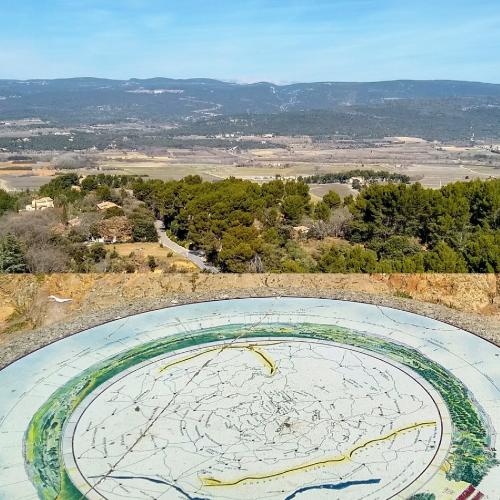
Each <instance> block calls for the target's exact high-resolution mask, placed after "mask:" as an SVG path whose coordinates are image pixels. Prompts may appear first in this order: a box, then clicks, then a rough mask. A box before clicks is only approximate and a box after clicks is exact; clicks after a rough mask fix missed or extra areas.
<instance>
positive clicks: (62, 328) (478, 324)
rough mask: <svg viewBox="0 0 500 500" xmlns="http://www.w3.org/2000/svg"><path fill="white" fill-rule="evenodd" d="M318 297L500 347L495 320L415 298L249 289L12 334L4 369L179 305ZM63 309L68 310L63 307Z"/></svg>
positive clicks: (0, 346) (5, 343)
mask: <svg viewBox="0 0 500 500" xmlns="http://www.w3.org/2000/svg"><path fill="white" fill-rule="evenodd" d="M276 296H288V297H315V298H328V299H338V300H349V301H354V302H365V303H368V304H374V305H380V306H386V307H393V308H395V309H401V310H404V311H408V312H413V313H417V314H421V315H423V316H427V317H429V318H433V319H436V320H439V321H442V322H444V323H448V324H451V325H454V326H456V327H458V328H462V329H463V330H466V331H469V332H471V333H473V334H475V335H478V336H480V337H482V338H484V339H486V340H488V341H490V342H492V343H494V344H496V345H497V346H500V324H498V321H497V320H495V319H494V318H490V317H488V316H480V315H478V314H471V313H464V312H459V311H456V310H454V309H450V308H448V307H445V306H442V305H436V304H430V303H426V302H420V301H416V300H411V299H402V298H397V297H390V296H386V295H385V296H384V295H375V294H369V293H362V292H349V291H338V290H337V291H334V290H332V291H331V292H329V293H327V292H325V291H324V290H321V291H318V292H317V293H311V292H308V293H307V294H305V293H299V291H297V289H272V290H269V289H266V290H263V289H262V288H259V289H246V290H237V291H234V290H232V291H220V292H217V293H213V292H212V293H210V292H198V293H189V294H186V293H184V294H181V295H178V296H169V297H168V298H166V299H151V298H148V299H147V300H144V301H140V300H139V301H134V302H131V303H129V304H127V305H126V306H123V305H121V306H120V307H114V308H109V309H105V310H102V311H98V312H97V313H95V314H93V315H92V316H89V315H87V316H84V317H82V318H79V319H77V320H74V321H71V322H67V323H60V324H56V325H54V326H51V327H48V328H42V329H38V330H33V331H29V332H19V333H12V334H8V335H6V336H4V338H3V339H2V342H1V343H0V369H2V368H5V367H6V366H7V365H9V364H10V363H12V362H14V361H15V360H17V359H19V358H22V357H23V356H26V355H27V354H29V353H30V352H33V351H35V350H37V349H39V348H41V347H43V346H46V345H48V344H51V343H53V342H55V341H57V340H60V339H62V338H65V337H68V336H70V335H74V334H76V333H78V332H81V331H83V330H86V329H88V328H91V327H93V326H97V325H99V324H102V323H106V322H109V321H112V320H116V319H120V318H123V317H126V316H132V315H134V314H138V313H142V312H147V311H152V310H156V309H162V308H165V307H172V306H175V305H182V304H191V303H194V302H202V301H210V300H225V299H237V298H248V297H276ZM61 307H64V305H63V304H61Z"/></svg>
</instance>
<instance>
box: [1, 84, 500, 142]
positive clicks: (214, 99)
mask: <svg viewBox="0 0 500 500" xmlns="http://www.w3.org/2000/svg"><path fill="white" fill-rule="evenodd" d="M318 115H319V116H320V117H321V120H320V122H321V129H319V130H318V127H314V126H313V127H312V126H311V125H313V123H312V122H314V121H315V119H314V117H316V116H318ZM30 118H36V119H40V120H42V121H44V122H48V123H50V124H52V125H58V126H68V127H76V126H82V125H92V124H103V123H127V122H129V123H130V122H137V121H139V122H145V123H150V124H153V125H154V124H171V125H176V126H180V127H181V128H182V130H183V131H184V132H185V133H187V132H189V129H190V128H191V127H193V126H194V130H196V131H197V132H199V133H202V132H203V130H204V128H206V130H207V131H211V133H212V132H214V131H217V132H221V131H231V132H234V131H236V132H238V131H241V132H245V131H247V132H249V131H252V130H253V129H255V130H256V131H257V130H258V131H263V132H276V133H288V132H294V133H296V132H299V131H300V130H301V129H300V126H301V122H302V123H303V124H304V127H305V128H304V129H303V130H302V133H313V134H314V135H316V134H321V133H325V134H333V133H338V134H342V133H347V134H350V135H353V134H354V135H360V136H366V135H372V136H373V135H375V136H379V135H380V134H385V133H392V132H398V130H399V131H400V133H401V135H402V134H403V132H404V133H412V132H414V135H426V134H427V136H429V137H431V136H432V135H433V136H434V137H436V138H456V139H463V138H465V137H467V136H470V135H471V133H472V132H474V133H475V135H476V137H483V138H490V137H498V136H500V85H496V84H488V83H476V82H462V81H441V80H440V81H412V80H400V81H388V82H374V83H335V82H323V83H297V84H292V85H282V86H280V85H274V84H272V83H265V82H263V83H255V84H236V83H228V82H222V81H217V80H209V79H190V80H175V79H169V78H153V79H147V80H139V79H131V80H106V79H97V78H74V79H59V80H28V81H20V80H0V122H1V121H4V122H5V121H8V120H20V119H30ZM250 118H251V119H250ZM297 120H298V121H297ZM289 121H293V123H289V124H288V125H290V127H289V126H288V125H284V123H285V124H286V123H287V122H289ZM433 121H434V122H435V124H434V125H433V123H432V122H433ZM425 122H427V124H428V125H427V126H426V125H425ZM235 124H236V125H235ZM371 124H372V125H371ZM436 124H437V125H438V126H437V128H438V129H439V130H434V131H433V129H436V126H435V125H436ZM367 125H369V127H367ZM186 127H187V128H186ZM262 127H264V129H262ZM240 128H241V129H242V130H239V129H240ZM289 128H290V130H288V129H289ZM395 129H398V130H395ZM370 130H373V133H370ZM426 131H427V132H426Z"/></svg>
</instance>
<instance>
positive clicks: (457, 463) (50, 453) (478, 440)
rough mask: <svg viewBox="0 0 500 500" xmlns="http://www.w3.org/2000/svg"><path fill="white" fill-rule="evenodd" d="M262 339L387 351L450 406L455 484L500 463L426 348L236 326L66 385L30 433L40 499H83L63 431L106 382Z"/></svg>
mask: <svg viewBox="0 0 500 500" xmlns="http://www.w3.org/2000/svg"><path fill="white" fill-rule="evenodd" d="M262 337H278V338H279V337H300V338H302V339H304V338H308V339H317V340H327V341H334V342H337V343H339V344H345V345H347V346H352V347H359V348H363V349H366V350H369V351H372V352H375V353H379V354H382V355H383V356H384V357H386V358H388V359H391V360H394V361H397V362H399V363H401V364H403V365H405V366H407V367H409V368H410V369H412V370H413V371H415V372H416V373H418V374H419V375H421V376H422V377H423V378H424V379H425V380H427V382H429V383H430V384H431V385H432V386H433V387H434V388H435V389H436V390H437V391H438V392H439V393H440V394H441V396H442V398H443V400H444V401H445V403H446V404H447V406H448V408H449V412H450V415H451V418H452V421H453V425H454V436H453V447H452V451H451V453H450V455H449V457H448V460H449V461H450V463H451V464H452V468H451V471H450V472H449V477H450V479H454V480H463V481H467V482H470V483H472V484H476V485H477V484H478V482H479V481H480V480H481V479H482V478H483V477H484V476H485V475H486V474H487V472H488V471H489V470H490V469H491V467H492V466H493V465H495V463H496V462H495V459H494V454H493V453H492V452H491V451H490V450H489V448H488V443H489V439H490V436H489V431H488V427H487V426H486V425H485V423H484V422H483V421H482V420H481V417H480V413H479V411H478V409H477V408H476V406H475V403H474V401H473V400H472V399H471V397H470V395H469V393H468V391H467V389H466V387H465V386H464V385H463V384H462V383H461V382H460V381H459V380H458V379H457V378H456V377H455V376H453V375H452V374H451V373H450V372H448V371H447V370H445V369H444V368H443V367H442V366H440V365H439V364H437V363H435V362H433V361H431V360H429V359H428V358H426V357H425V356H423V355H422V354H421V353H419V352H418V351H416V350H414V349H412V348H409V347H406V346H403V345H401V344H396V343H392V342H389V341H387V340H384V339H381V338H379V337H370V336H366V335H363V334H360V333H356V332H353V331H351V330H348V329H345V328H340V327H335V326H328V325H312V324H301V325H294V326H289V325H286V326H285V325H266V326H255V327H247V326H245V325H228V326H221V327H214V328H208V329H205V330H200V331H198V332H196V333H194V334H192V335H186V334H185V333H183V334H178V335H173V336H169V337H167V338H163V339H160V340H157V341H154V342H149V343H146V344H143V345H141V346H138V347H136V348H133V349H130V350H129V351H127V352H125V353H121V354H118V355H116V356H114V357H112V358H109V359H107V360H105V361H103V362H101V363H98V364H96V365H94V366H92V367H90V368H89V369H87V370H85V371H83V372H82V373H81V374H79V375H78V376H77V377H76V378H74V379H72V380H71V381H69V382H68V383H66V384H65V385H64V386H62V387H61V388H59V389H58V390H57V391H56V392H55V393H54V394H53V395H52V396H51V397H50V399H49V400H48V401H47V402H46V403H45V404H44V405H43V406H42V407H41V408H40V409H39V410H38V411H37V413H36V414H35V415H34V417H33V419H32V421H31V423H30V426H29V429H28V432H27V434H26V442H25V458H26V464H27V468H28V471H29V473H30V476H31V479H32V481H33V483H34V485H35V486H36V488H37V491H38V493H39V496H40V498H43V499H47V500H49V499H50V500H53V499H64V500H66V499H67V500H73V499H74V500H77V499H78V500H80V499H81V498H82V494H81V493H80V492H79V491H77V489H76V488H75V486H74V485H73V484H72V482H71V480H70V479H69V477H68V475H67V473H66V470H65V467H64V463H63V458H62V455H61V446H60V445H61V438H62V431H63V426H64V423H65V422H66V420H67V419H68V417H69V416H70V415H71V414H72V413H73V412H74V411H75V409H76V408H77V406H78V405H79V404H80V403H81V402H82V401H83V399H84V398H85V397H86V396H87V395H89V394H90V393H92V392H93V391H94V390H95V389H96V388H97V387H99V386H100V385H101V384H103V383H105V382H106V381H108V380H110V379H111V378H112V377H114V376H115V375H117V374H119V373H121V372H123V371H124V370H127V369H129V368H131V367H133V366H135V365H137V364H139V363H141V362H143V361H148V360H153V359H154V358H156V357H158V356H162V355H166V354H169V353H174V352H175V351H177V350H179V349H184V348H190V347H199V346H202V345H205V344H210V343H215V342H220V341H221V340H231V339H242V340H243V339H255V338H262Z"/></svg>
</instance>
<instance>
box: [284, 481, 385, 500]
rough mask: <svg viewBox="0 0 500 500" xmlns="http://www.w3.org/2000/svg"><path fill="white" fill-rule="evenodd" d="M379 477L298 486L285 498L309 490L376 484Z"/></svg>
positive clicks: (289, 498) (341, 488)
mask: <svg viewBox="0 0 500 500" xmlns="http://www.w3.org/2000/svg"><path fill="white" fill-rule="evenodd" d="M380 481H381V479H367V480H366V481H346V482H344V483H337V484H320V485H318V486H305V487H304V488H299V489H298V490H297V491H294V492H293V493H292V494H291V495H289V496H287V497H286V498H285V500H292V499H293V498H295V497H296V496H297V495H300V494H301V493H304V492H306V491H310V490H343V489H345V488H349V487H350V486H358V485H362V484H378V483H380Z"/></svg>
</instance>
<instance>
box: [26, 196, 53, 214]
mask: <svg viewBox="0 0 500 500" xmlns="http://www.w3.org/2000/svg"><path fill="white" fill-rule="evenodd" d="M47 208H54V200H53V199H52V198H49V197H48V196H46V197H45V198H38V199H35V200H33V201H32V202H31V205H26V209H25V211H26V212H34V211H35V210H46V209H47Z"/></svg>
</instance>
